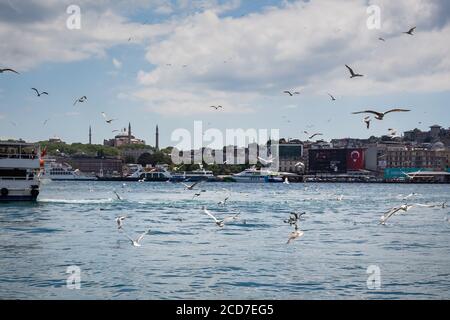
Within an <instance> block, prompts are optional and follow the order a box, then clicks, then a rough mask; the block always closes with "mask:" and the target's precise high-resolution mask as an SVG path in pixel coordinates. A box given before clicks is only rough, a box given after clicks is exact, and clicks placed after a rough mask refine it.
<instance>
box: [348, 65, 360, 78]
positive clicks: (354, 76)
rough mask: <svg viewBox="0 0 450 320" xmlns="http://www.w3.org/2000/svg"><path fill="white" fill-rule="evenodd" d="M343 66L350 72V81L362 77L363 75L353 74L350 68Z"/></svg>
mask: <svg viewBox="0 0 450 320" xmlns="http://www.w3.org/2000/svg"><path fill="white" fill-rule="evenodd" d="M345 66H346V67H347V69H348V71H350V79H352V78H356V77H364V75H362V74H359V73H355V72H354V71H353V69H352V68H350V67H349V66H348V65H345Z"/></svg>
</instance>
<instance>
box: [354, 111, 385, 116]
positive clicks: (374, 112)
mask: <svg viewBox="0 0 450 320" xmlns="http://www.w3.org/2000/svg"><path fill="white" fill-rule="evenodd" d="M361 113H371V114H374V115H377V116H379V117H381V116H383V115H384V114H383V113H381V112H377V111H373V110H365V111H358V112H353V114H361Z"/></svg>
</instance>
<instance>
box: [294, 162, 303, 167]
mask: <svg viewBox="0 0 450 320" xmlns="http://www.w3.org/2000/svg"><path fill="white" fill-rule="evenodd" d="M295 167H296V168H304V167H305V164H304V163H303V162H301V161H300V162H297V163H296V164H295Z"/></svg>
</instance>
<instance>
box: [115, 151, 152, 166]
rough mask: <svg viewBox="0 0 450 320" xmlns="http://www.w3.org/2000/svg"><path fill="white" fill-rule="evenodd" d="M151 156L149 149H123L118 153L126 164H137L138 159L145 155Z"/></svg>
mask: <svg viewBox="0 0 450 320" xmlns="http://www.w3.org/2000/svg"><path fill="white" fill-rule="evenodd" d="M145 153H149V154H153V150H151V149H123V150H121V151H120V155H121V158H122V159H123V160H124V161H125V162H128V163H137V162H138V160H139V158H140V157H141V156H142V155H143V154H145Z"/></svg>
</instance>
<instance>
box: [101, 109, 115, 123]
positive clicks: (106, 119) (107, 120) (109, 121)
mask: <svg viewBox="0 0 450 320" xmlns="http://www.w3.org/2000/svg"><path fill="white" fill-rule="evenodd" d="M102 116H103V118H105V121H106V123H108V124H111V122H113V121H115V120H117V119H108V117H107V116H106V113H104V112H102Z"/></svg>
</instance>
